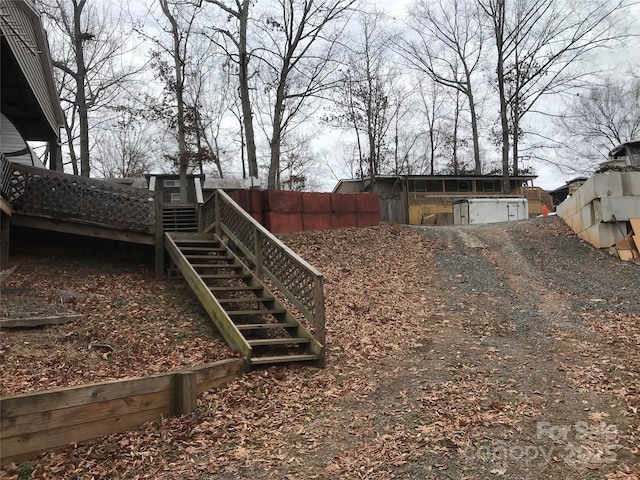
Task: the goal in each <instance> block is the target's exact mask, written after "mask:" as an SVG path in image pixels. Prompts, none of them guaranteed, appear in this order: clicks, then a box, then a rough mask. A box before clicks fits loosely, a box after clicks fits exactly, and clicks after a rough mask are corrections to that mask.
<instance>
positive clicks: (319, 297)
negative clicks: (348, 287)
mask: <svg viewBox="0 0 640 480" xmlns="http://www.w3.org/2000/svg"><path fill="white" fill-rule="evenodd" d="M313 305H314V317H315V318H314V320H315V325H314V328H315V332H314V333H315V337H316V340H318V342H319V343H320V344H321V345H322V356H321V357H320V359H319V360H318V366H319V367H321V368H323V367H324V366H325V359H326V356H327V345H326V343H325V318H324V277H322V276H316V277H315V279H314V283H313Z"/></svg>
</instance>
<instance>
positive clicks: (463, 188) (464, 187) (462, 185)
mask: <svg viewBox="0 0 640 480" xmlns="http://www.w3.org/2000/svg"><path fill="white" fill-rule="evenodd" d="M458 191H459V192H470V191H471V182H470V181H468V180H459V181H458Z"/></svg>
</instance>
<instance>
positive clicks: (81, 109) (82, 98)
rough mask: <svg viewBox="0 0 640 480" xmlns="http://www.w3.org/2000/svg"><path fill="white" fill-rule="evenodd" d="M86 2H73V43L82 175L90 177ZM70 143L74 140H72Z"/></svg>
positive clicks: (83, 0)
mask: <svg viewBox="0 0 640 480" xmlns="http://www.w3.org/2000/svg"><path fill="white" fill-rule="evenodd" d="M85 2H86V0H81V1H80V2H76V1H74V2H73V41H74V49H75V57H76V58H75V60H76V65H77V70H76V75H75V77H76V78H75V81H76V105H77V107H78V121H79V125H78V126H79V128H80V175H82V176H83V177H88V176H89V173H90V170H91V167H90V164H89V112H88V105H87V94H86V84H87V67H86V64H85V60H84V45H83V43H84V36H83V32H82V25H81V17H82V10H83V9H84V6H85ZM71 138H73V137H71ZM69 141H73V140H72V139H70V140H69Z"/></svg>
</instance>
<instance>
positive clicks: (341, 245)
mask: <svg viewBox="0 0 640 480" xmlns="http://www.w3.org/2000/svg"><path fill="white" fill-rule="evenodd" d="M285 241H286V242H287V243H288V244H289V245H290V246H291V247H292V248H293V249H294V250H295V251H296V252H298V253H299V254H300V255H301V256H302V257H303V258H305V259H306V260H308V261H309V262H310V263H312V264H313V265H314V266H316V267H317V268H318V269H319V270H320V271H321V272H322V273H323V274H324V275H325V297H326V312H327V339H328V349H329V354H328V358H327V368H326V369H323V370H317V369H313V368H309V367H290V368H283V367H272V368H266V369H260V370H256V371H253V372H251V373H249V374H247V375H245V376H244V377H242V378H240V379H237V380H236V381H234V382H232V383H231V384H229V385H227V386H225V387H222V388H220V389H219V390H216V391H212V392H208V393H205V394H203V395H201V396H200V398H199V400H198V409H197V411H196V412H195V413H193V414H191V415H187V416H183V417H179V418H171V419H163V420H162V421H157V422H152V423H149V424H146V425H145V426H143V427H142V428H140V429H139V430H137V431H134V432H128V433H125V434H118V435H111V436H109V437H105V438H103V439H100V440H98V441H95V442H91V443H88V444H85V445H70V446H69V447H66V448H63V449H59V450H56V451H53V452H49V453H46V454H43V455H41V456H40V457H39V458H36V459H34V460H33V461H32V462H29V463H28V464H23V465H13V466H9V467H7V468H5V469H4V470H3V471H2V472H0V477H2V478H15V477H17V476H19V475H20V477H21V478H25V479H26V478H73V479H90V478H95V479H98V478H113V479H121V478H122V479H141V478H167V479H183V478H192V479H236V478H240V479H244V478H246V479H256V478H265V479H311V478H318V479H334V478H335V479H338V478H349V479H351V478H363V479H387V478H398V479H460V480H462V479H468V480H471V479H474V480H476V479H478V480H479V479H488V478H509V479H531V478H536V479H544V478H549V479H559V478H562V479H585V480H586V479H600V478H620V479H635V480H637V479H638V478H639V476H640V420H639V419H638V408H640V355H639V353H640V294H639V292H640V267H638V266H635V265H632V264H627V263H623V262H621V261H619V260H618V259H616V258H614V257H612V256H610V255H608V254H607V253H604V252H601V251H598V250H596V249H594V248H593V247H591V246H590V245H588V244H586V243H584V242H582V241H581V240H579V239H578V238H577V237H575V236H574V235H573V234H572V233H571V232H570V230H569V229H568V228H567V227H566V226H565V225H564V223H563V222H562V221H561V220H560V219H558V218H546V219H535V220H529V221H523V222H518V223H511V224H494V225H487V226H470V227H425V228H409V227H396V226H380V227H375V228H366V229H349V230H336V231H326V232H305V233H301V234H294V235H288V236H286V237H285ZM21 262H22V265H25V264H26V265H32V268H31V271H29V270H27V271H26V273H25V271H24V269H22V270H21V268H20V266H19V268H18V269H17V270H16V272H15V274H14V275H16V274H19V275H22V276H18V277H16V279H17V280H16V279H13V277H12V279H13V280H14V281H15V284H14V285H13V287H14V288H21V287H25V286H26V285H27V284H28V283H29V282H30V281H31V278H33V276H37V275H39V274H40V275H41V276H46V275H45V274H44V273H43V272H44V271H49V270H48V269H49V268H50V267H48V266H47V263H46V262H44V263H39V262H42V260H39V259H38V258H37V257H29V258H26V257H25V258H23V259H21ZM57 268H58V270H56V275H55V277H53V278H55V279H56V281H57V282H58V283H57V285H60V284H64V285H66V286H65V287H64V288H65V289H72V290H74V291H80V290H81V289H82V285H81V284H80V283H73V277H71V278H70V277H68V276H66V274H65V272H64V269H63V268H61V267H57ZM87 268H88V267H87ZM91 268H93V269H95V268H97V266H96V265H93V266H92V267H91ZM122 268H124V267H121V266H114V267H113V270H114V272H112V273H113V275H114V276H116V272H118V273H119V272H121V269H122ZM21 272H22V273H21ZM84 272H85V275H86V276H87V278H93V277H92V275H94V274H93V273H90V271H88V270H84ZM76 275H77V274H76ZM100 275H103V277H104V278H106V277H108V275H106V274H102V273H98V274H97V276H98V277H100ZM126 275H131V278H129V277H127V278H125V279H122V278H120V277H121V275H117V276H118V278H119V280H118V283H117V284H119V285H125V283H124V281H125V280H131V281H134V280H135V281H137V283H135V282H134V284H135V285H140V286H139V289H140V290H139V291H140V294H139V295H140V296H141V297H140V298H147V295H148V294H147V293H144V292H148V288H155V289H157V288H160V289H162V292H164V293H163V295H162V296H161V297H162V298H163V299H165V300H166V301H167V302H173V301H178V299H179V298H181V299H182V300H180V303H179V304H180V309H179V311H178V313H176V316H175V317H172V319H173V320H171V321H167V320H166V319H164V318H163V315H157V316H156V317H153V316H152V315H151V314H147V315H146V316H144V319H145V320H144V321H140V320H139V321H138V324H139V326H138V327H136V328H140V329H143V328H152V327H150V326H149V324H148V322H149V321H151V320H152V319H153V321H155V322H160V325H161V327H160V328H161V331H165V330H164V329H165V328H166V329H168V330H166V332H170V334H169V333H166V334H165V338H167V340H166V341H163V342H164V343H163V342H161V343H162V344H163V345H176V344H177V343H180V342H183V341H188V342H190V343H188V348H186V347H185V348H184V349H183V350H184V351H185V352H187V353H184V354H181V355H182V356H181V357H180V360H179V361H176V360H175V358H173V357H174V356H173V355H171V353H170V351H171V349H163V348H159V347H156V346H154V345H155V344H154V343H153V342H151V341H150V340H149V341H148V343H144V344H140V343H141V342H139V341H136V340H135V338H136V337H134V339H129V340H125V339H123V338H121V337H126V338H129V337H128V336H120V335H116V337H115V338H114V339H113V340H109V341H112V342H113V343H114V344H116V343H117V342H116V340H117V341H118V342H120V343H117V346H118V348H114V351H113V352H103V353H108V354H107V355H106V356H101V355H96V358H94V359H93V360H92V361H94V362H98V363H95V364H93V366H94V367H96V365H101V366H102V367H104V369H105V370H104V371H105V372H107V373H105V375H104V377H105V378H108V377H109V376H110V375H116V378H117V375H118V374H120V373H121V374H122V376H124V375H125V374H129V371H128V370H127V362H128V361H131V358H123V359H118V354H119V352H122V351H125V352H128V351H129V350H130V349H137V350H135V351H137V352H138V354H140V353H143V352H144V351H145V350H146V349H152V348H156V350H153V351H154V355H156V356H157V358H156V361H154V365H156V367H154V371H153V372H147V374H148V373H156V371H158V369H159V368H162V366H167V367H168V366H169V365H179V364H188V363H189V362H194V363H197V362H198V361H203V360H205V359H206V360H207V361H209V359H210V357H212V356H213V357H216V358H218V357H221V356H223V355H229V351H228V349H226V347H225V346H222V345H221V342H220V340H219V338H218V337H217V335H216V333H215V332H213V331H212V329H211V328H210V327H207V323H206V318H204V319H203V315H204V314H203V312H202V311H201V309H200V308H199V307H198V305H197V304H196V300H195V298H193V297H190V296H189V292H188V291H184V289H182V287H180V284H177V283H176V282H159V283H158V282H156V281H155V280H153V277H152V275H151V272H147V271H144V269H142V270H141V271H135V270H134V271H133V272H129V273H127V274H126ZM104 278H103V281H102V283H100V282H98V284H100V285H105V287H104V288H102V289H98V287H97V286H96V287H95V288H96V289H97V290H91V289H88V290H87V291H82V293H84V294H86V297H85V298H83V299H78V300H77V301H76V304H75V305H74V307H75V308H74V310H75V311H78V312H79V313H83V314H85V315H86V316H87V318H91V319H93V320H95V321H96V322H97V323H95V328H96V329H99V328H106V327H101V323H102V322H109V323H108V327H109V328H110V329H115V328H117V326H118V325H119V323H120V321H122V322H124V324H125V325H130V324H132V323H133V319H135V318H138V319H140V314H139V313H136V312H137V311H138V309H136V308H134V309H133V310H134V311H133V313H131V312H130V309H129V310H127V309H126V308H125V309H124V310H121V311H119V312H120V313H119V315H118V314H114V315H111V317H105V314H104V313H101V314H100V315H94V314H92V312H93V308H94V303H98V304H100V305H103V307H102V308H106V307H104V305H111V306H113V305H115V304H116V300H112V299H110V295H111V294H110V291H111V290H112V289H111V288H110V287H109V285H110V283H109V282H108V281H105V280H104ZM66 282H69V284H68V285H67V283H66ZM98 284H96V285H98ZM145 285H151V286H152V287H150V286H145ZM58 288H59V287H58ZM176 289H177V290H176ZM132 291H138V290H136V289H134V290H132ZM119 292H120V294H119V295H121V296H120V297H117V298H120V299H121V300H122V301H121V303H123V302H124V300H126V298H127V297H126V295H125V296H124V297H123V296H122V295H123V293H122V288H121V289H120V290H119ZM176 292H179V293H180V294H179V295H178V294H177V293H176ZM98 293H99V294H100V295H102V296H103V297H101V298H102V300H101V301H100V302H97V300H96V296H97V294H98ZM3 298H4V297H3ZM3 301H4V300H3ZM163 301H164V300H163ZM128 303H129V302H127V304H128ZM134 303H136V304H137V305H140V304H141V301H139V300H138V301H135V302H134ZM167 305H169V303H167ZM165 307H166V306H165ZM163 308H164V307H163ZM154 311H156V310H154ZM102 312H104V310H102ZM127 319H128V320H127ZM119 320H120V321H119ZM165 322H166V325H165ZM145 325H146V326H145ZM52 328H53V329H54V330H52ZM78 328H79V327H78V326H77V324H76V323H72V324H67V325H63V326H58V327H46V328H44V329H39V330H37V331H31V332H30V331H24V330H22V331H8V330H3V331H2V332H1V335H2V337H1V340H2V347H1V348H2V357H1V360H2V363H1V367H2V371H1V373H2V378H3V383H5V380H6V379H8V378H12V379H13V378H17V379H21V380H15V381H12V382H11V384H12V385H14V384H18V383H20V382H26V384H24V385H23V386H22V387H20V388H23V389H25V390H30V389H36V390H37V389H40V388H41V387H45V388H51V387H50V385H51V382H50V381H45V382H44V383H42V382H41V383H40V384H37V382H38V379H37V378H35V377H36V376H34V375H31V376H30V374H29V369H28V368H24V365H27V364H28V361H29V359H28V357H27V356H26V355H27V353H25V348H24V343H25V342H30V344H37V343H38V340H37V338H38V336H46V335H48V334H49V333H47V332H51V331H57V330H60V332H59V333H57V334H56V335H58V337H59V338H63V337H64V336H65V335H67V334H69V333H73V332H77V331H78V330H77V329H78ZM127 328H132V327H127ZM98 331H99V332H102V331H103V330H98ZM65 332H66V333H65ZM25 335H33V338H31V339H28V340H25V339H24V336H25ZM78 335H81V333H78ZM82 335H84V333H82ZM182 336H184V337H186V338H184V339H183V338H182ZM149 337H150V336H149ZM72 338H76V336H75V335H72ZM80 338H82V341H79V343H78V344H77V345H76V344H73V345H72V348H69V347H68V346H67V345H66V344H65V346H64V348H63V349H62V350H60V351H59V352H56V354H55V355H58V356H57V357H56V359H57V360H56V361H57V362H58V363H60V362H62V363H63V364H64V362H65V360H64V358H65V355H70V356H71V357H72V358H73V355H76V353H73V352H76V350H78V349H80V350H81V351H82V353H84V354H85V355H84V356H85V357H86V353H87V350H86V344H88V343H90V341H91V340H92V338H93V337H91V336H90V335H89V336H86V337H80ZM96 338H97V337H96ZM100 338H101V339H102V340H104V337H100ZM137 338H140V337H137ZM144 338H147V337H144ZM16 339H18V340H16ZM20 342H22V344H21V343H20ZM176 342H177V343H176ZM100 343H106V342H102V341H101V342H100ZM14 347H15V348H19V347H20V352H21V355H23V356H22V357H19V360H16V358H17V357H16V353H15V352H14V351H13V348H14ZM61 348H62V347H61ZM82 349H85V350H82ZM213 349H216V351H215V352H214V351H212V350H213ZM174 350H175V349H174ZM27 351H28V350H27ZM78 361H79V360H78ZM110 362H111V363H117V365H118V368H113V369H109V368H107V367H108V365H109V364H110ZM50 364H51V371H50V372H51V373H49V374H47V375H46V377H56V376H57V377H61V376H62V370H63V369H62V368H60V370H59V371H58V375H55V372H56V370H55V364H56V362H54V361H52V362H50ZM65 365H66V364H65ZM82 365H84V364H82ZM102 367H101V368H102ZM65 368H66V367H65ZM140 368H141V366H140V365H137V364H135V363H134V365H132V371H133V373H135V374H140V372H139V370H140ZM94 369H95V368H94ZM82 370H83V368H71V369H67V370H65V371H66V372H67V382H70V383H72V384H73V383H82V382H83V381H86V382H88V381H95V379H93V378H86V379H85V380H83V375H82ZM74 372H76V373H74ZM74 375H75V376H74ZM23 376H24V377H23ZM85 376H86V375H85ZM100 379H102V378H100ZM34 382H36V384H37V385H36V386H34V385H33V383H34ZM53 384H54V385H60V384H61V381H60V380H56V381H54V382H53ZM38 385H40V386H38ZM3 392H4V393H3V394H12V393H17V392H16V391H15V387H11V388H4V385H3Z"/></svg>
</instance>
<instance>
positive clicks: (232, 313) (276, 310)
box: [227, 308, 286, 317]
mask: <svg viewBox="0 0 640 480" xmlns="http://www.w3.org/2000/svg"><path fill="white" fill-rule="evenodd" d="M285 312H286V310H283V309H281V308H274V309H270V310H229V311H227V315H229V316H230V317H232V316H234V317H235V316H239V315H276V314H278V313H285Z"/></svg>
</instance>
